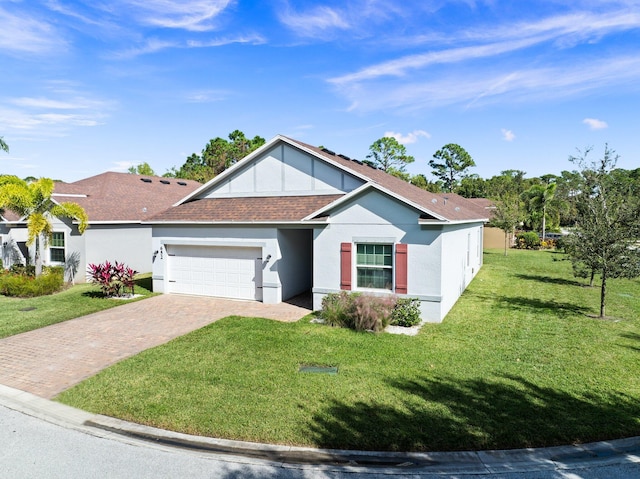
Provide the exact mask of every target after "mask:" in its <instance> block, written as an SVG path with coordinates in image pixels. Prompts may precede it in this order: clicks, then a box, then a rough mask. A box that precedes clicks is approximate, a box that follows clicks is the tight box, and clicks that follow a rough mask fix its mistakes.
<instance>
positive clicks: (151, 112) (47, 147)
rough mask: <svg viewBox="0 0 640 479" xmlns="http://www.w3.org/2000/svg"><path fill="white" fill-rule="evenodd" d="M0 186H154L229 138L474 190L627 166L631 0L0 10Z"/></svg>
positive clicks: (638, 47)
mask: <svg viewBox="0 0 640 479" xmlns="http://www.w3.org/2000/svg"><path fill="white" fill-rule="evenodd" d="M0 25H2V27H1V28H0V61H1V62H2V63H1V64H2V69H1V71H2V74H1V75H0V136H3V137H4V140H5V141H6V142H7V143H8V144H9V146H10V148H11V151H10V154H8V155H7V154H5V153H0V173H4V174H16V175H18V176H20V177H26V176H36V177H40V176H47V177H52V178H55V179H62V180H65V181H75V180H78V179H81V178H84V177H87V176H90V175H94V174H98V173H101V172H103V171H106V170H116V171H125V170H126V169H127V168H128V167H129V166H131V165H134V164H138V163H141V162H148V163H149V164H150V165H151V166H152V167H153V168H154V169H155V171H156V172H157V173H159V174H162V173H164V172H165V171H166V170H167V169H169V168H171V167H172V166H179V165H181V164H182V163H183V162H184V160H185V159H186V157H187V156H188V155H190V154H191V153H194V152H195V153H199V152H200V151H201V150H202V148H203V147H204V146H205V144H206V143H207V142H208V141H209V139H211V138H214V137H216V136H221V137H226V136H227V135H228V134H229V133H230V132H231V131H233V130H235V129H239V130H242V131H244V132H245V133H246V134H247V136H250V137H252V136H254V135H260V136H263V137H265V138H266V139H269V138H271V137H273V136H274V135H276V134H284V135H288V136H291V137H293V138H295V139H298V140H301V141H305V142H308V143H311V144H314V145H324V146H326V147H328V148H330V149H332V150H334V151H336V152H340V153H343V154H346V155H348V156H351V157H355V158H360V159H363V158H364V157H365V156H366V155H367V153H368V148H369V145H371V143H373V142H374V141H375V140H376V139H378V138H380V137H382V136H385V135H387V136H395V137H396V138H397V139H398V140H399V141H400V142H401V143H403V144H405V146H406V147H407V150H408V153H409V154H411V155H413V156H414V157H415V158H416V161H415V163H413V164H412V165H411V166H410V168H409V170H410V172H412V173H425V174H427V177H431V176H430V169H429V166H428V161H429V159H431V158H432V155H433V153H434V152H435V151H436V150H438V149H439V148H440V147H442V146H443V145H445V144H447V143H458V144H460V145H461V146H463V147H464V148H465V149H466V150H467V151H468V152H469V153H470V154H471V156H472V157H473V158H474V160H475V161H476V164H477V167H476V168H473V169H472V170H471V172H473V173H477V174H479V175H480V176H482V177H485V178H488V177H490V176H493V175H495V174H499V173H500V171H502V170H506V169H520V170H524V171H526V172H527V176H538V175H541V174H545V173H554V174H559V173H560V172H561V171H562V170H565V169H568V170H570V169H573V165H572V164H571V163H569V162H568V160H567V159H568V157H569V156H570V155H573V154H575V153H576V148H580V149H584V148H585V147H589V146H593V147H594V153H598V154H599V153H601V152H602V150H603V148H604V144H605V143H608V144H609V146H610V147H612V148H613V149H615V150H616V152H617V153H618V154H619V155H620V161H619V162H618V166H620V167H623V168H629V169H631V168H637V167H640V142H639V141H638V139H639V138H640V0H617V1H595V0H573V1H570V0H567V1H561V0H557V1H554V0H549V1H502V0H487V1H480V0H478V1H474V0H459V1H453V0H452V1H447V0H416V1H413V0H403V1H390V0H353V1H351V0H339V1H331V0H327V1H293V0H291V1H288V0H272V1H269V2H264V1H253V2H252V1H242V0H240V1H232V0H182V1H175V2H172V1H169V0H86V1H63V0H28V1H27V0H25V1H20V0H0Z"/></svg>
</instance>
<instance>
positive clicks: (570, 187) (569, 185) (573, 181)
mask: <svg viewBox="0 0 640 479" xmlns="http://www.w3.org/2000/svg"><path fill="white" fill-rule="evenodd" d="M580 182H581V176H580V173H579V172H577V171H566V170H564V171H562V172H561V173H560V176H558V177H556V184H557V185H558V187H557V188H556V193H555V196H556V199H557V200H558V202H559V204H560V206H561V208H560V211H559V212H560V226H573V225H574V224H575V222H576V215H577V212H576V197H577V196H578V194H579V192H580Z"/></svg>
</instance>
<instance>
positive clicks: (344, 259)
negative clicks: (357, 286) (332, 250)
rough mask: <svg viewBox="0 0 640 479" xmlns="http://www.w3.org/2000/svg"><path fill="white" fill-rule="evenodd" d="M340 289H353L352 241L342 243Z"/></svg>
mask: <svg viewBox="0 0 640 479" xmlns="http://www.w3.org/2000/svg"><path fill="white" fill-rule="evenodd" d="M340 289H346V290H351V243H340Z"/></svg>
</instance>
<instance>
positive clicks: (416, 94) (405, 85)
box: [336, 55, 640, 112]
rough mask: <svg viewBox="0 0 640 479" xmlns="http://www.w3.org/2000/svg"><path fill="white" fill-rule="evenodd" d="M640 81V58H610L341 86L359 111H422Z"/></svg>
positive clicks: (534, 99) (577, 92)
mask: <svg viewBox="0 0 640 479" xmlns="http://www.w3.org/2000/svg"><path fill="white" fill-rule="evenodd" d="M639 83H640V57H638V56H636V55H631V56H618V57H616V56H610V57H607V58H602V59H599V60H593V61H590V62H585V61H583V59H581V58H577V59H575V60H574V61H565V62H562V63H558V64H556V65H549V66H547V67H542V68H531V69H520V70H510V69H509V67H508V66H503V65H497V66H493V65H490V66H488V67H485V68H482V67H475V68H474V70H473V75H471V74H469V75H463V74H460V72H458V71H456V72H454V73H452V74H450V75H446V76H445V75H441V76H439V77H437V78H435V79H434V77H433V75H429V74H428V73H427V74H415V75H412V81H410V82H407V81H405V80H404V79H403V78H389V79H385V80H384V81H382V80H380V81H375V82H368V83H347V84H341V85H336V87H337V90H338V92H339V93H340V94H342V95H343V96H344V97H345V98H346V100H347V101H348V102H349V104H350V105H351V109H352V110H353V111H359V112H365V111H380V110H389V109H397V110H402V111H417V110H420V109H424V108H433V107H438V106H444V105H453V104H459V105H463V106H465V107H466V108H470V107H474V106H479V105H485V104H488V103H492V102H497V101H500V100H505V99H506V101H508V102H510V103H514V102H526V103H531V102H537V101H543V100H549V99H557V98H570V97H575V96H579V95H583V94H586V93H587V92H590V91H593V90H596V89H603V90H605V89H606V90H611V89H612V88H619V87H621V86H628V87H629V86H630V87H631V88H635V87H636V86H637V85H638V84H639Z"/></svg>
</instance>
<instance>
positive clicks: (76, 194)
mask: <svg viewBox="0 0 640 479" xmlns="http://www.w3.org/2000/svg"><path fill="white" fill-rule="evenodd" d="M199 186H201V185H200V183H198V182H197V181H191V180H180V179H175V178H161V177H157V176H144V175H132V174H129V173H117V172H113V171H108V172H106V173H102V174H99V175H96V176H91V177H89V178H85V179H83V180H79V181H75V182H73V183H56V184H55V189H54V193H53V194H54V196H53V199H55V200H56V201H58V202H59V203H62V202H67V201H69V202H73V203H78V204H79V205H80V206H82V207H83V208H84V209H85V211H86V212H87V215H88V217H89V223H94V222H123V221H127V222H129V221H132V222H137V221H144V220H146V219H148V218H150V217H151V216H153V215H155V214H158V213H160V212H161V211H163V210H166V209H167V208H170V207H171V206H172V205H173V204H175V203H177V202H178V201H179V200H181V199H182V198H184V197H185V196H187V195H188V194H190V193H191V192H193V191H194V190H195V189H197V188H198V187H199Z"/></svg>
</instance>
